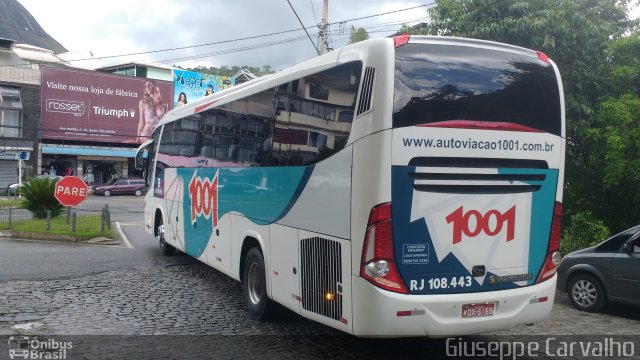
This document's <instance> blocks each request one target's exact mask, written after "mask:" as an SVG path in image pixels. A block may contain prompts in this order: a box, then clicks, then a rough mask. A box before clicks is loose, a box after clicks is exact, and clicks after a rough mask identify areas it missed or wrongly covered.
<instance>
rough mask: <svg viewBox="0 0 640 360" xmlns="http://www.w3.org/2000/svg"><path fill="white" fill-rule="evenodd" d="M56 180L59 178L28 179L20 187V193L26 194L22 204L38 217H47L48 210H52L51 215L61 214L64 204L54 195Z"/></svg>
mask: <svg viewBox="0 0 640 360" xmlns="http://www.w3.org/2000/svg"><path fill="white" fill-rule="evenodd" d="M56 182H57V180H54V179H51V178H31V179H29V180H27V181H26V182H25V183H24V184H23V185H22V187H20V188H19V189H18V193H19V194H20V195H22V196H24V200H23V201H22V206H23V207H24V208H25V209H27V210H31V211H32V212H33V214H34V216H35V217H36V218H46V217H47V210H49V211H51V217H56V216H58V215H60V213H61V212H62V209H63V206H62V205H60V202H58V200H57V199H56V198H55V196H54V192H55V186H56Z"/></svg>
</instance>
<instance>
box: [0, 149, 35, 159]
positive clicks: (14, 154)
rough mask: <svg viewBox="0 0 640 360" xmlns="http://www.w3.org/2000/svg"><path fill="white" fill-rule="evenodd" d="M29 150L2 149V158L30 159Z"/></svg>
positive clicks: (0, 152) (0, 155) (0, 157)
mask: <svg viewBox="0 0 640 360" xmlns="http://www.w3.org/2000/svg"><path fill="white" fill-rule="evenodd" d="M30 155H31V152H29V151H13V150H9V151H0V160H18V159H20V160H29V156H30Z"/></svg>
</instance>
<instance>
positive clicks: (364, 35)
mask: <svg viewBox="0 0 640 360" xmlns="http://www.w3.org/2000/svg"><path fill="white" fill-rule="evenodd" d="M368 38H369V33H368V32H367V30H365V28H362V27H361V28H358V29H356V27H355V26H353V25H351V35H350V36H349V44H355V43H357V42H360V41H364V40H367V39H368Z"/></svg>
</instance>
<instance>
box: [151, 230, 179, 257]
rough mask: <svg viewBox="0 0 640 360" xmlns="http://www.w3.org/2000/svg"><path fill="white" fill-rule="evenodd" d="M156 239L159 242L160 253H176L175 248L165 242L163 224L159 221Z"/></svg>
mask: <svg viewBox="0 0 640 360" xmlns="http://www.w3.org/2000/svg"><path fill="white" fill-rule="evenodd" d="M156 234H157V235H156V239H158V244H160V253H161V254H162V255H173V254H175V253H176V248H174V247H173V246H171V245H169V244H167V242H166V241H165V239H164V224H163V223H160V225H158V230H157V231H156Z"/></svg>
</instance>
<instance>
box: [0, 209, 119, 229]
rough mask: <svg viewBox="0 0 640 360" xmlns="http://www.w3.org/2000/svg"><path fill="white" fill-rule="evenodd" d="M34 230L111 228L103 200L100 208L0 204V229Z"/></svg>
mask: <svg viewBox="0 0 640 360" xmlns="http://www.w3.org/2000/svg"><path fill="white" fill-rule="evenodd" d="M1 230H12V231H17V232H37V233H50V234H70V235H71V236H74V235H76V234H77V235H80V236H82V235H83V234H97V235H99V234H101V235H106V234H107V233H109V232H110V230H111V214H110V211H109V207H108V205H107V204H105V206H104V207H103V208H102V209H101V210H88V209H72V208H65V209H62V211H61V212H59V213H57V214H56V213H55V212H52V211H51V210H46V211H31V210H27V209H23V208H16V207H6V208H0V231H1Z"/></svg>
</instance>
